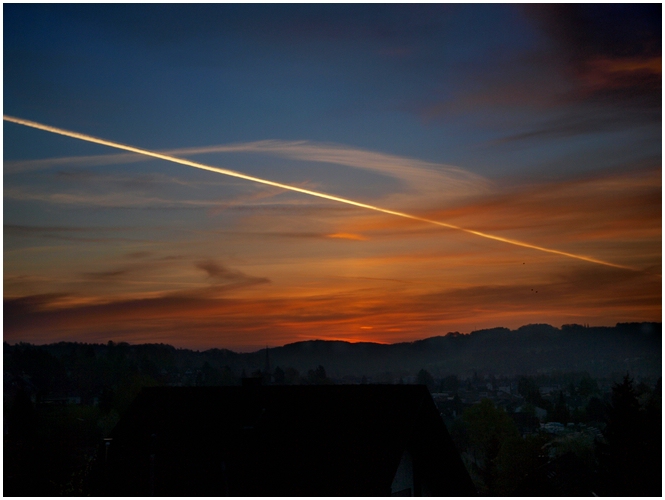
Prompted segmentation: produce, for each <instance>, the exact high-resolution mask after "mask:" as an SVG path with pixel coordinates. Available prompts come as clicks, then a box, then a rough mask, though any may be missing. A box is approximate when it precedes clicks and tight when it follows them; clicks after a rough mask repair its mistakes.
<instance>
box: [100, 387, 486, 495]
mask: <svg viewBox="0 0 665 500" xmlns="http://www.w3.org/2000/svg"><path fill="white" fill-rule="evenodd" d="M106 443H109V444H105V445H103V447H102V449H101V450H100V453H99V454H98V460H97V466H96V470H95V473H94V474H93V478H94V479H93V480H94V482H95V488H94V489H95V490H96V491H95V492H94V494H96V495H100V496H101V495H111V496H146V495H157V496H389V495H407V496H411V495H436V496H464V495H473V494H475V490H474V487H473V483H472V482H471V479H470V477H469V474H468V473H467V471H466V469H465V468H464V465H463V463H462V461H461V459H460V456H459V454H458V453H457V451H456V450H455V448H454V446H453V443H452V440H451V439H450V436H449V435H448V432H447V430H446V428H445V425H444V424H443V421H442V420H441V417H440V416H439V413H438V411H437V409H436V407H435V406H434V403H433V401H432V398H431V396H430V394H429V392H428V391H427V388H426V387H425V386H408V385H393V386H388V385H374V386H373V385H347V386H343V385H337V386H254V387H252V386H246V387H155V388H150V389H145V390H144V391H143V392H142V393H141V394H140V395H139V396H138V398H137V399H136V400H135V401H134V403H133V404H132V406H131V407H130V409H129V410H128V411H127V413H126V414H125V416H124V417H123V418H122V419H121V420H120V422H119V423H118V425H117V426H116V428H115V429H114V430H113V431H112V433H111V435H110V437H109V438H108V439H107V441H106Z"/></svg>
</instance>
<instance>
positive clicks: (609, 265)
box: [3, 4, 662, 351]
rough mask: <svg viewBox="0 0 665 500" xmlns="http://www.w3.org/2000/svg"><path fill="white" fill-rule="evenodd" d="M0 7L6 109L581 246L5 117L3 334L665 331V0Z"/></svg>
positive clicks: (287, 338) (219, 343)
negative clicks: (565, 327)
mask: <svg viewBox="0 0 665 500" xmlns="http://www.w3.org/2000/svg"><path fill="white" fill-rule="evenodd" d="M3 13H4V82H3V83H4V96H3V98H4V115H8V116H11V117H18V118H21V119H25V120H31V121H34V122H38V123H41V124H45V125H49V126H53V127H58V128H62V129H66V130H71V131H74V132H78V133H81V134H88V135H91V136H95V137H99V138H103V139H106V140H108V141H114V142H118V143H122V144H127V145H131V146H135V147H137V148H143V149H146V150H150V151H157V152H160V153H163V154H166V155H169V156H175V157H179V158H186V159H188V160H191V161H193V162H197V163H201V164H205V165H209V166H212V167H219V168H223V169H230V170H233V171H236V172H240V173H242V174H245V175H248V176H254V177H258V178H261V179H266V180H270V181H274V182H277V183H281V184H287V185H290V186H295V187H298V188H304V189H307V190H310V191H315V192H320V193H326V194H330V195H334V196H338V197H341V198H345V199H348V200H353V201H356V202H359V203H362V204H367V205H372V206H376V207H380V208H383V209H387V210H390V211H398V212H402V213H405V214H408V215H413V216H415V217H419V218H422V219H428V220H432V221H439V222H443V223H445V224H448V225H450V226H455V227H459V228H464V229H468V230H470V231H475V232H476V233H482V234H484V235H489V236H492V237H496V238H503V239H509V240H516V241H518V242H522V243H525V244H527V245H532V246H536V247H540V248H541V249H547V250H555V251H559V252H563V253H566V254H571V255H572V256H566V255H563V254H557V253H551V252H546V251H543V250H538V249H534V248H527V247H525V246H519V245H516V244H511V243H507V242H505V241H498V240H496V239H490V238H487V237H484V236H483V235H478V234H473V233H471V232H468V231H461V230H458V229H451V228H450V227H441V226H437V225H434V224H431V223H428V222H425V221H418V220H413V219H407V218H404V217H399V216H395V215H391V214H388V213H381V212H376V211H372V210H368V209H366V208H362V207H357V206H351V205H348V204H343V203H340V202H337V201H333V200H328V199H322V198H317V197H313V196H309V195H307V194H302V193H297V192H292V191H288V190H285V189H281V188H278V187H274V186H268V185H263V184H258V183H256V182H252V181H248V180H245V179H240V178H233V177H229V176H226V175H222V174H220V173H216V172H210V171H203V170H198V169H195V168H191V167H188V166H184V165H179V164H175V163H172V162H169V161H165V160H160V159H154V158H148V157H146V156H142V155H138V154H134V153H128V152H123V151H119V150H116V149H113V148H110V147H106V146H102V145H98V144H91V143H88V142H85V141H81V140H78V139H75V138H71V137H63V136H60V135H56V134H53V133H50V132H46V131H42V130H35V129H34V128H29V127H26V126H22V125H19V124H16V123H11V122H8V121H4V122H3V139H4V142H3V148H4V152H3V160H4V165H3V181H4V191H3V193H4V203H3V208H4V230H3V236H4V266H3V269H4V281H3V283H4V320H3V323H4V340H5V341H6V342H10V343H15V342H20V341H25V342H32V343H50V342H56V341H60V340H67V341H78V342H107V341H108V340H114V341H117V342H119V341H126V342H130V343H146V342H151V343H153V342H164V343H169V344H172V345H175V346H178V347H189V348H195V349H204V348H210V347H224V348H230V349H234V350H242V351H245V350H255V349H259V348H262V347H265V346H266V345H269V346H277V345H283V344H285V343H289V342H295V341H299V340H306V339H313V338H319V339H337V340H348V341H373V342H388V343H393V342H401V341H409V340H416V339H420V338H425V337H429V336H434V335H444V334H446V333H447V332H450V331H459V332H462V333H468V332H470V331H472V330H477V329H481V328H489V327H496V326H505V327H509V328H517V327H519V326H522V325H525V324H529V323H550V324H552V325H555V326H561V325H562V324H566V323H589V324H591V325H610V326H611V325H614V324H615V323H617V322H627V321H661V318H662V298H661V290H662V285H661V282H662V277H661V262H662V255H661V243H662V232H661V227H662V211H661V206H662V203H661V198H662V195H661V190H662V172H661V161H662V150H661V148H662V135H661V134H662V129H661V111H662V110H661V82H662V77H661V66H662V64H661V45H662V40H661V29H662V26H661V5H660V4H648V5H641V6H636V5H619V4H612V5H598V4H594V5H586V6H582V5H556V6H544V5H537V6H522V5H518V6H508V5H446V4H444V5H433V4H426V5H418V6H412V5H365V6H359V5H353V4H343V5H212V4H206V5H199V6H182V5H113V4H112V5H82V4H71V5H48V4H47V5H29V4H24V5H19V4H5V5H4V6H3ZM575 256H579V257H584V258H590V259H592V260H597V261H602V262H604V263H605V264H604V263H598V262H590V261H587V260H581V259H579V258H576V257H575Z"/></svg>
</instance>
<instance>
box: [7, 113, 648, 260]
mask: <svg viewBox="0 0 665 500" xmlns="http://www.w3.org/2000/svg"><path fill="white" fill-rule="evenodd" d="M2 118H3V120H5V121H8V122H12V123H17V124H19V125H24V126H26V127H32V128H36V129H39V130H45V131H46V132H51V133H53V134H59V135H64V136H66V137H73V138H74V139H79V140H82V141H86V142H93V143H95V144H101V145H103V146H108V147H111V148H115V149H122V150H124V151H130V152H132V153H137V154H140V155H145V156H151V157H153V158H159V159H160V160H166V161H170V162H173V163H179V164H181V165H187V166H188V167H194V168H200V169H201V170H208V171H210V172H216V173H218V174H223V175H228V176H230V177H237V178H239V179H245V180H248V181H252V182H257V183H259V184H265V185H267V186H273V187H278V188H281V189H285V190H287V191H295V192H297V193H303V194H307V195H310V196H315V197H317V198H323V199H326V200H332V201H337V202H339V203H345V204H347V205H353V206H355V207H360V208H366V209H368V210H374V211H375V212H381V213H384V214H389V215H396V216H397V217H403V218H405V219H411V220H415V221H419V222H426V223H428V224H434V225H436V226H441V227H445V228H448V229H455V230H457V231H463V232H465V233H468V234H473V235H475V236H480V237H481V238H486V239H489V240H494V241H500V242H502V243H508V244H510V245H515V246H518V247H522V248H530V249H532V250H538V251H540V252H547V253H552V254H555V255H561V256H563V257H569V258H571V259H577V260H583V261H586V262H592V263H594V264H601V265H603V266H609V267H616V268H619V269H629V270H631V271H636V270H637V269H634V268H632V267H628V266H622V265H619V264H613V263H611V262H606V261H604V260H600V259H594V258H593V257H587V256H585V255H577V254H574V253H568V252H562V251H561V250H554V249H552V248H545V247H540V246H537V245H531V244H530V243H525V242H523V241H518V240H513V239H510V238H503V237H501V236H494V235H492V234H487V233H482V232H480V231H474V230H473V229H466V228H463V227H460V226H455V225H453V224H448V223H446V222H440V221H436V220H432V219H426V218H424V217H418V216H416V215H411V214H407V213H404V212H397V211H395V210H389V209H387V208H381V207H376V206H374V205H368V204H367V203H361V202H359V201H353V200H349V199H348V198H342V197H340V196H335V195H332V194H326V193H320V192H318V191H312V190H310V189H304V188H300V187H297V186H290V185H288V184H282V183H281V182H275V181H271V180H268V179H262V178H260V177H254V176H252V175H246V174H243V173H240V172H235V171H233V170H228V169H225V168H218V167H211V166H210V165H204V164H203V163H197V162H194V161H189V160H185V159H182V158H177V157H175V156H170V155H166V154H162V153H157V152H154V151H149V150H147V149H142V148H136V147H134V146H127V145H126V144H120V143H118V142H113V141H107V140H106V139H100V138H98V137H93V136H91V135H86V134H80V133H78V132H72V131H69V130H64V129H61V128H56V127H51V126H49V125H43V124H41V123H37V122H33V121H30V120H24V119H22V118H15V117H12V116H7V115H3V116H2Z"/></svg>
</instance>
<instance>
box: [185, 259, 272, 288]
mask: <svg viewBox="0 0 665 500" xmlns="http://www.w3.org/2000/svg"><path fill="white" fill-rule="evenodd" d="M196 268H197V269H201V270H203V271H205V272H206V273H208V278H209V279H212V280H214V281H217V282H228V283H232V284H235V285H239V286H248V285H258V284H261V283H270V280H269V279H268V278H259V277H255V276H249V275H247V274H245V273H243V272H240V271H235V270H232V269H228V268H227V267H225V266H223V265H221V264H218V263H217V262H215V261H213V260H204V261H200V262H197V263H196Z"/></svg>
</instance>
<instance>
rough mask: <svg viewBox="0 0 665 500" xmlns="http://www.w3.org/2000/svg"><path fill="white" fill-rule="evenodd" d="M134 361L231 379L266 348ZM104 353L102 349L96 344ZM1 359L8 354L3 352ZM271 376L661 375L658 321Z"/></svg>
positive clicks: (443, 343) (303, 362) (350, 354)
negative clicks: (208, 369) (226, 371)
mask: <svg viewBox="0 0 665 500" xmlns="http://www.w3.org/2000/svg"><path fill="white" fill-rule="evenodd" d="M71 345H72V344H71V343H68V342H60V343H57V344H51V345H49V346H43V347H44V348H46V350H48V351H50V352H51V353H52V354H54V355H56V356H61V355H64V354H66V353H67V352H69V350H70V348H69V346H71ZM125 345H126V347H127V349H128V350H129V351H133V353H134V354H133V357H134V358H135V359H137V360H140V359H141V357H143V356H144V355H149V356H151V357H154V356H157V357H163V356H167V357H168V358H170V359H173V361H174V362H175V363H176V364H177V365H178V366H180V367H184V368H187V367H200V366H202V365H203V364H204V363H206V362H208V363H209V364H210V365H211V366H213V367H217V368H218V369H220V368H222V367H228V368H230V369H231V370H232V371H233V372H234V373H235V374H236V376H239V375H240V374H241V373H242V372H243V370H244V372H245V374H247V375H250V374H252V373H253V372H255V371H256V370H263V369H264V368H265V365H266V349H261V350H259V351H256V352H253V353H237V352H233V351H231V350H228V349H208V350H206V351H201V352H199V351H192V350H189V349H176V348H175V347H172V346H170V345H164V344H142V345H132V346H129V345H127V344H125ZM5 347H7V344H5ZM93 348H94V349H95V350H99V351H100V352H101V351H105V350H106V346H104V345H97V346H93ZM5 353H7V350H6V349H5ZM268 359H269V364H270V369H271V371H272V370H274V369H275V368H276V367H281V368H282V369H286V368H289V367H292V368H295V369H296V370H298V371H299V372H300V373H301V374H304V373H307V371H308V370H311V369H313V368H316V367H317V366H319V365H321V366H323V367H324V368H325V370H326V373H327V374H328V376H329V377H332V378H335V379H342V378H343V377H345V376H351V377H362V376H367V377H370V378H372V377H374V378H373V381H387V380H389V379H391V377H392V380H396V379H398V378H399V377H408V376H413V375H415V374H416V373H417V372H418V371H419V370H420V369H422V368H425V369H426V370H428V371H429V372H430V373H431V374H432V375H433V376H435V377H444V376H446V375H452V374H455V375H457V376H459V377H463V378H466V377H470V376H473V374H474V372H475V373H477V374H478V375H480V376H482V375H489V374H492V375H507V376H513V375H534V374H538V373H552V372H557V371H558V372H583V371H586V372H588V373H589V374H590V375H591V376H594V377H607V376H612V375H617V374H625V373H626V372H627V371H628V372H630V373H631V375H632V376H652V377H654V376H655V377H659V376H660V374H661V372H662V323H620V324H617V325H616V326H615V327H593V328H585V327H583V326H580V325H564V326H563V327H562V328H560V329H559V328H555V327H553V326H550V325H542V324H541V325H527V326H523V327H521V328H518V329H517V330H509V329H507V328H492V329H488V330H479V331H475V332H472V333H470V334H468V335H462V334H459V333H449V334H447V335H445V336H438V337H431V338H427V339H423V340H418V341H415V342H403V343H398V344H375V343H367V342H361V343H351V342H343V341H325V340H310V341H304V342H296V343H293V344H287V345H285V346H282V347H272V348H270V349H269V350H268Z"/></svg>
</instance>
